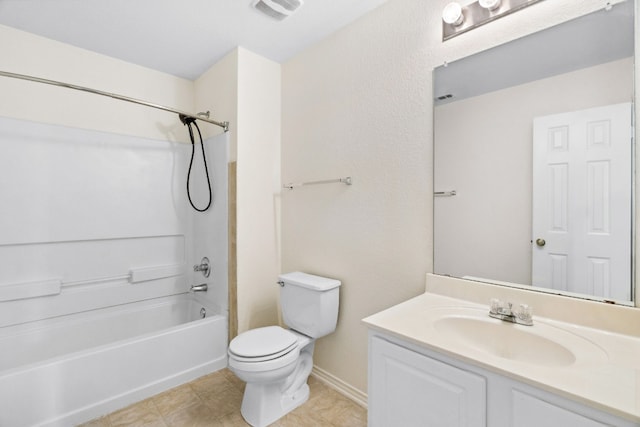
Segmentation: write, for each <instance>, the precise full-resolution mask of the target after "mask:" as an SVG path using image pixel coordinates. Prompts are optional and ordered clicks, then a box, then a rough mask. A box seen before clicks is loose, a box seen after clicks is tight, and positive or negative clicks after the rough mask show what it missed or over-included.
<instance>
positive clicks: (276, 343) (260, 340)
mask: <svg viewBox="0 0 640 427" xmlns="http://www.w3.org/2000/svg"><path fill="white" fill-rule="evenodd" d="M297 347H298V337H297V336H296V335H295V334H293V333H291V332H289V331H287V330H286V329H283V328H281V327H280V326H266V327H264V328H257V329H252V330H249V331H247V332H243V333H242V334H240V335H238V336H237V337H235V338H234V339H233V340H231V343H230V344H229V356H230V357H232V358H233V359H235V360H236V361H238V362H245V363H258V362H265V361H268V360H274V359H278V358H280V357H282V356H284V355H286V354H287V353H290V352H291V351H292V350H294V349H296V348H297Z"/></svg>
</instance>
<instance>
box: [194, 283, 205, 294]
mask: <svg viewBox="0 0 640 427" xmlns="http://www.w3.org/2000/svg"><path fill="white" fill-rule="evenodd" d="M208 288H209V286H207V284H206V283H203V284H201V285H191V292H207V289H208Z"/></svg>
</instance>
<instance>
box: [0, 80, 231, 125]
mask: <svg viewBox="0 0 640 427" xmlns="http://www.w3.org/2000/svg"><path fill="white" fill-rule="evenodd" d="M0 76H4V77H10V78H14V79H21V80H28V81H32V82H37V83H44V84H48V85H53V86H60V87H66V88H68V89H74V90H79V91H82V92H89V93H93V94H96V95H102V96H108V97H109V98H114V99H118V100H120V101H126V102H132V103H134V104H139V105H144V106H145V107H151V108H156V109H158V110H164V111H168V112H170V113H176V114H178V115H182V116H186V117H190V118H193V119H197V120H201V121H203V122H207V123H211V124H214V125H216V126H220V127H221V128H222V129H223V130H224V131H225V132H227V131H228V130H229V122H218V121H216V120H211V119H208V118H203V117H201V116H199V115H197V114H191V113H186V112H184V111H180V110H176V109H174V108H169V107H165V106H164V105H160V104H154V103H152V102H147V101H142V100H140V99H136V98H130V97H128V96H123V95H118V94H116V93H111V92H105V91H102V90H97V89H91V88H88V87H84V86H78V85H74V84H71V83H64V82H59V81H56V80H49V79H43V78H40V77H33V76H28V75H26V74H17V73H9V72H7V71H1V70H0Z"/></svg>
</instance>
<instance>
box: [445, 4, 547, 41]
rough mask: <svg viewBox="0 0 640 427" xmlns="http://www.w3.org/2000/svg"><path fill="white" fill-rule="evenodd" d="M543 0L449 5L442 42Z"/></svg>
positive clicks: (446, 11) (446, 7)
mask: <svg viewBox="0 0 640 427" xmlns="http://www.w3.org/2000/svg"><path fill="white" fill-rule="evenodd" d="M539 1H542V0H477V1H475V2H473V3H471V4H468V5H466V6H461V5H460V4H459V3H457V2H454V3H449V4H448V5H446V6H445V8H444V10H443V11H442V40H443V41H445V40H449V39H450V38H452V37H455V36H457V35H459V34H462V33H465V32H467V31H469V30H472V29H474V28H476V27H479V26H480V25H484V24H486V23H488V22H491V21H495V20H496V19H498V18H502V17H503V16H506V15H508V14H510V13H513V12H515V11H517V10H520V9H524V8H525V7H528V6H531V5H532V4H535V3H538V2H539Z"/></svg>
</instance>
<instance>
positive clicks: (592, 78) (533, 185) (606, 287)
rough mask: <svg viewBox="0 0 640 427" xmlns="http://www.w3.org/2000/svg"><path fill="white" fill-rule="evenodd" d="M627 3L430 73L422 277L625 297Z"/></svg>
mask: <svg viewBox="0 0 640 427" xmlns="http://www.w3.org/2000/svg"><path fill="white" fill-rule="evenodd" d="M633 12H634V2H633V1H627V2H624V3H620V4H617V5H615V6H614V7H613V8H611V10H609V11H606V10H602V11H597V12H594V13H591V14H589V15H586V16H583V17H581V18H578V19H575V20H572V21H568V22H565V23H563V24H560V25H558V26H555V27H552V28H549V29H546V30H544V31H541V32H539V33H536V34H532V35H529V36H527V37H524V38H521V39H518V40H515V41H512V42H510V43H507V44H505V45H502V46H499V47H497V48H494V49H491V50H488V51H485V52H481V53H478V54H476V55H473V56H470V57H467V58H464V59H461V60H459V61H455V62H452V63H450V64H448V65H447V66H443V67H439V68H437V69H435V70H434V94H435V101H434V105H435V108H434V132H435V148H434V171H435V172H434V192H435V196H436V197H435V200H434V222H435V224H434V271H435V273H438V274H446V275H450V276H454V277H463V278H470V279H474V280H482V281H487V282H492V283H500V284H505V283H506V284H519V285H527V286H534V287H537V288H539V289H540V290H545V291H551V292H558V293H566V294H570V295H576V296H582V297H587V298H594V299H601V300H612V301H616V302H619V303H626V304H629V303H631V302H632V296H633V292H632V289H633V283H632V277H633V275H632V270H633V262H632V261H633V260H632V253H633V252H632V244H633V238H632V233H633V225H632V214H633V206H632V203H633V199H634V198H633V193H634V185H633V179H634V178H633V169H634V165H633V155H634V148H633V144H632V142H633V141H632V139H633V138H632V117H633V115H634V112H633V101H634V57H633V52H634V44H633V43H634V25H633V23H634V17H633ZM453 192H455V193H453ZM452 194H453V195H452Z"/></svg>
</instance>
